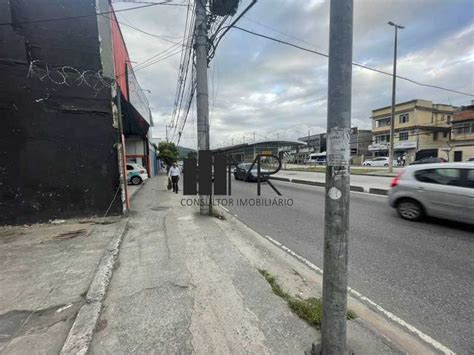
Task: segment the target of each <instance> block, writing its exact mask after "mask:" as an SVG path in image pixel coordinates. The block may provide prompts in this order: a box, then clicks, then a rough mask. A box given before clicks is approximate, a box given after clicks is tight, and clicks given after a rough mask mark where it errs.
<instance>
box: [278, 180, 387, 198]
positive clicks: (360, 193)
mask: <svg viewBox="0 0 474 355" xmlns="http://www.w3.org/2000/svg"><path fill="white" fill-rule="evenodd" d="M274 181H275V182H278V183H283V184H286V185H290V186H295V185H296V186H307V187H313V188H316V189H325V188H326V187H324V186H316V185H309V184H299V183H294V182H290V181H283V180H274ZM351 194H359V195H368V196H371V197H372V196H375V197H382V198H388V196H386V195H379V194H371V193H369V192H360V191H351Z"/></svg>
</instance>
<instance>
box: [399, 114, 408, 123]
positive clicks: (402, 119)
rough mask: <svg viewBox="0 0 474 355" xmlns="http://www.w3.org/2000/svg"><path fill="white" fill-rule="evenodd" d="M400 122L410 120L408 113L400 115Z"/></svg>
mask: <svg viewBox="0 0 474 355" xmlns="http://www.w3.org/2000/svg"><path fill="white" fill-rule="evenodd" d="M398 119H399V122H400V123H407V122H408V113H404V114H403V115H400V116H398Z"/></svg>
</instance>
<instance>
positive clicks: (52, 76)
mask: <svg viewBox="0 0 474 355" xmlns="http://www.w3.org/2000/svg"><path fill="white" fill-rule="evenodd" d="M94 13H95V1H92V0H73V1H72V0H9V1H8V0H0V22H1V23H5V22H8V23H9V22H13V23H16V25H6V26H5V25H4V26H0V225H2V224H19V223H31V222H43V221H47V220H49V219H55V218H69V217H79V216H83V217H85V216H94V215H103V214H104V213H105V211H106V210H107V208H108V207H109V205H110V204H112V207H111V209H110V212H109V214H120V213H121V211H122V204H121V194H120V193H121V191H120V185H119V170H118V163H117V151H116V148H115V143H116V142H117V141H118V137H119V136H118V132H117V130H116V129H115V128H114V127H113V126H112V124H113V120H112V112H111V100H112V97H111V90H110V80H108V79H107V78H103V77H102V76H101V72H100V71H101V69H102V66H101V59H100V47H99V46H100V43H99V35H98V29H97V19H96V17H95V15H94V16H87V17H82V18H76V19H67V20H61V21H45V22H37V23H32V22H30V23H26V22H28V21H35V20H40V19H52V18H55V19H56V18H64V17H71V16H82V15H91V14H94ZM112 201H113V202H112Z"/></svg>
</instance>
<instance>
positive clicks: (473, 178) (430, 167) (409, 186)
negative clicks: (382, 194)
mask: <svg viewBox="0 0 474 355" xmlns="http://www.w3.org/2000/svg"><path fill="white" fill-rule="evenodd" d="M388 196H389V203H390V206H391V207H393V208H396V209H397V212H398V214H399V215H400V216H401V217H402V218H405V219H407V220H411V221H417V220H420V219H422V218H423V217H424V216H433V217H439V218H445V219H450V220H455V221H459V222H464V223H472V224H474V167H473V165H472V164H471V163H442V164H440V163H437V164H423V165H410V166H409V167H407V168H405V169H404V170H403V171H402V172H400V173H399V174H398V176H397V177H396V178H394V179H393V180H392V182H391V189H390V191H389V194H388Z"/></svg>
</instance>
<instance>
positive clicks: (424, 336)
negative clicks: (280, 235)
mask: <svg viewBox="0 0 474 355" xmlns="http://www.w3.org/2000/svg"><path fill="white" fill-rule="evenodd" d="M249 228H250V227H249ZM250 229H251V228H250ZM264 237H265V239H267V240H268V241H270V242H271V243H272V244H274V245H276V246H277V247H279V248H280V249H282V250H284V251H285V252H287V253H288V254H290V255H291V256H293V257H295V258H296V259H298V260H299V261H301V262H303V263H304V264H305V265H307V266H308V267H309V268H310V269H313V270H314V271H316V272H317V273H318V274H320V275H322V274H323V269H321V268H319V267H317V266H316V265H314V264H313V263H312V262H310V261H309V260H307V259H305V258H304V257H302V256H301V255H299V254H296V253H295V252H294V251H293V250H291V249H290V248H288V247H286V246H285V245H283V244H281V243H280V242H278V241H277V240H275V239H273V238H272V237H270V236H268V235H265V236H264ZM347 290H348V291H349V293H350V294H351V296H353V297H354V298H357V299H358V300H359V301H361V302H362V303H365V304H369V305H370V306H372V307H374V308H375V309H376V310H377V311H379V312H381V313H383V314H384V315H385V316H386V317H387V318H389V319H390V320H392V321H393V322H395V323H397V324H398V325H399V326H401V327H403V328H405V329H406V330H408V331H409V332H411V333H412V334H415V335H417V336H418V337H419V338H420V339H421V340H423V341H425V342H426V343H428V344H429V345H431V346H432V347H434V348H435V349H437V350H439V351H441V352H442V353H443V354H447V355H455V354H456V353H455V352H454V351H452V350H451V349H449V348H447V347H446V346H444V345H443V344H441V343H440V342H438V341H436V340H434V339H433V338H431V337H430V336H429V335H427V334H425V333H423V332H422V331H421V330H419V329H417V328H415V327H414V326H412V325H411V324H409V323H407V322H405V321H404V320H403V319H401V318H399V317H397V316H396V315H395V314H393V313H392V312H389V311H387V310H386V309H385V308H383V307H382V306H380V305H378V304H377V303H375V302H374V301H372V300H371V299H370V298H367V297H365V296H363V295H362V294H361V293H360V292H358V291H356V290H354V289H353V288H351V287H348V288H347Z"/></svg>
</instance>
